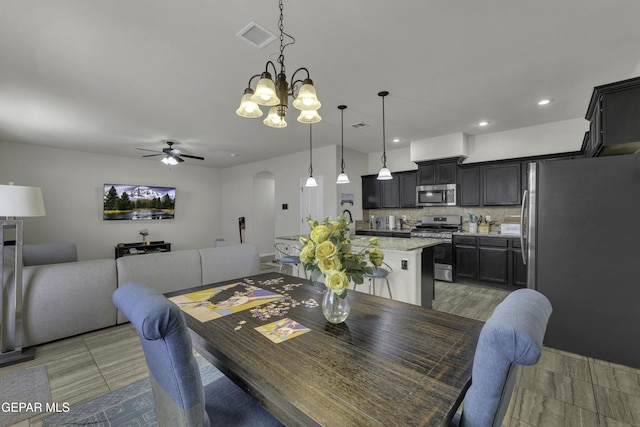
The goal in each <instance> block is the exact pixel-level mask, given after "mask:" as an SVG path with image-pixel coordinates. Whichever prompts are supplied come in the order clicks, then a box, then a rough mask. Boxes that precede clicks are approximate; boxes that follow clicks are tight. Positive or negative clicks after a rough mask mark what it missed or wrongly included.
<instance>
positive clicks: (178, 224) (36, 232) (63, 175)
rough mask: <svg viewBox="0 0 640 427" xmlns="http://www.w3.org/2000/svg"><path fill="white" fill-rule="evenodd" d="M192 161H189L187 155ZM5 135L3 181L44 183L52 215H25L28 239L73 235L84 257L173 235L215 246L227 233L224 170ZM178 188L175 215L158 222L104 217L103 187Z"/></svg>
mask: <svg viewBox="0 0 640 427" xmlns="http://www.w3.org/2000/svg"><path fill="white" fill-rule="evenodd" d="M185 163H186V162H185ZM185 163H183V164H181V165H179V166H176V167H173V168H171V169H169V168H168V167H167V166H165V165H163V164H162V163H160V162H159V161H151V160H143V159H135V158H126V157H116V156H108V155H101V154H91V153H85V152H80V151H71V150H62V149H55V148H46V147H36V146H32V145H26V144H18V143H10V142H0V182H1V183H3V184H6V183H8V182H9V181H13V182H14V183H16V184H18V185H33V186H38V187H41V188H42V193H43V197H44V202H45V209H46V212H47V215H46V216H45V217H40V218H25V219H24V222H25V231H24V235H25V242H26V243H47V242H74V243H76V245H77V247H78V257H79V258H80V259H81V260H85V259H99V258H112V257H113V256H114V246H115V245H116V244H117V243H120V242H138V241H141V236H140V235H139V234H138V231H139V230H140V229H143V228H147V229H148V230H149V240H165V241H167V242H171V244H172V250H181V249H198V248H205V247H211V246H214V244H215V239H216V238H218V237H221V234H222V233H221V232H220V223H221V221H220V217H221V216H220V211H221V206H220V200H221V198H220V171H219V170H218V169H211V168H204V167H201V166H192V165H188V164H185ZM105 183H112V184H140V185H157V186H169V187H176V188H177V190H176V217H175V219H173V220H158V221H103V220H102V186H103V184H105Z"/></svg>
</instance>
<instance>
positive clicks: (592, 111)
mask: <svg viewBox="0 0 640 427" xmlns="http://www.w3.org/2000/svg"><path fill="white" fill-rule="evenodd" d="M638 117H640V77H636V78H633V79H628V80H623V81H620V82H616V83H610V84H607V85H602V86H597V87H595V88H594V89H593V94H592V95H591V101H590V102H589V108H588V109H587V115H586V119H587V120H588V121H589V122H590V126H589V132H588V135H586V136H585V141H584V142H583V150H584V152H585V154H586V155H587V156H598V155H611V154H629V153H633V152H635V151H636V150H638V149H640V120H638Z"/></svg>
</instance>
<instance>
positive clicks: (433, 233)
mask: <svg viewBox="0 0 640 427" xmlns="http://www.w3.org/2000/svg"><path fill="white" fill-rule="evenodd" d="M461 228H462V217H461V216H460V215H447V216H430V215H427V216H423V217H422V221H420V222H419V223H417V224H416V228H414V229H413V230H411V237H412V238H419V237H423V238H429V239H439V240H442V241H444V243H443V244H441V245H438V246H435V247H434V248H433V258H434V262H435V278H436V280H443V281H445V282H453V233H454V232H456V231H460V229H461Z"/></svg>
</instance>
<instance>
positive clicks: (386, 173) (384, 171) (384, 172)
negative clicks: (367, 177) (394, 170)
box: [378, 166, 393, 181]
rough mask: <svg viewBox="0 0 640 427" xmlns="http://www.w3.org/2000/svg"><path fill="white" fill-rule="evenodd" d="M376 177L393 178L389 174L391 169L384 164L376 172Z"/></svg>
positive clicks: (383, 179)
mask: <svg viewBox="0 0 640 427" xmlns="http://www.w3.org/2000/svg"><path fill="white" fill-rule="evenodd" d="M378 179H379V180H381V181H385V180H388V179H393V177H392V176H391V171H390V170H389V168H388V167H386V166H384V167H382V168H381V169H380V171H379V172H378Z"/></svg>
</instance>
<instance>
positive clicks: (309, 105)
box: [293, 79, 322, 111]
mask: <svg viewBox="0 0 640 427" xmlns="http://www.w3.org/2000/svg"><path fill="white" fill-rule="evenodd" d="M321 105H322V104H320V101H318V96H317V95H316V89H315V88H314V87H313V82H312V81H311V79H306V80H305V81H304V83H303V85H302V86H301V87H300V90H299V91H298V96H297V97H296V99H295V100H294V101H293V106H294V107H295V108H297V109H298V110H301V111H302V110H318V109H320V106H321Z"/></svg>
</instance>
